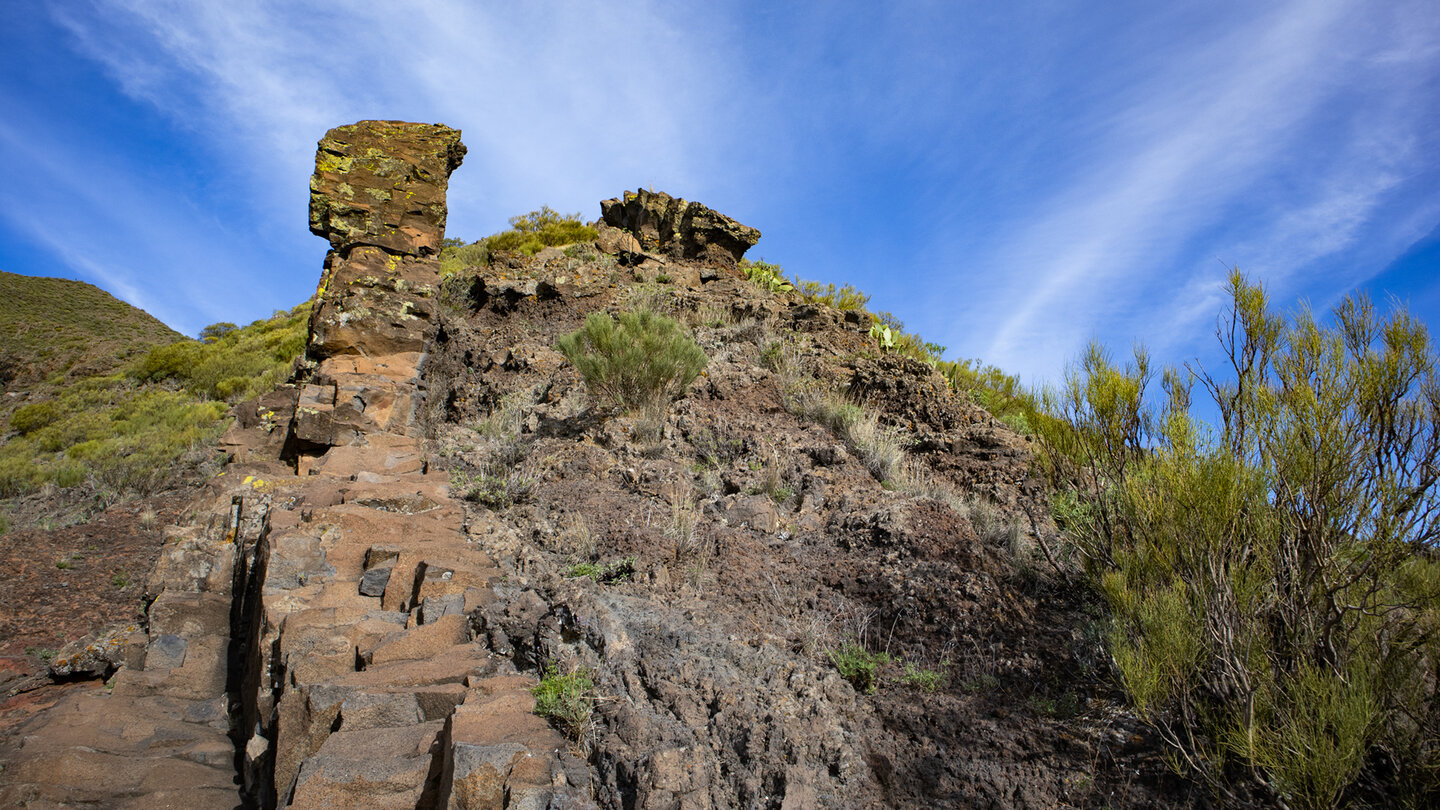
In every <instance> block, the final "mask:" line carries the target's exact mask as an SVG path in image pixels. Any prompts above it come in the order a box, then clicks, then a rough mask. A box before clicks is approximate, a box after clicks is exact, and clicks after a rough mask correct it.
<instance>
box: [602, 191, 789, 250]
mask: <svg viewBox="0 0 1440 810" xmlns="http://www.w3.org/2000/svg"><path fill="white" fill-rule="evenodd" d="M600 216H601V219H603V220H604V221H605V224H606V225H609V226H611V227H615V228H624V229H625V230H628V231H630V232H631V233H632V234H634V235H635V237H636V238H637V239H638V240H639V241H640V246H641V247H642V248H643V249H645V250H647V251H654V252H657V253H663V254H666V255H669V256H671V257H673V258H677V259H699V260H702V261H706V262H710V263H713V264H718V265H721V266H724V267H734V266H735V265H736V264H737V263H738V262H739V261H740V258H741V257H742V256H744V255H745V251H747V250H749V249H750V248H752V247H754V245H755V243H756V242H759V241H760V231H758V230H756V229H754V228H751V227H750V226H748V225H741V224H740V223H739V222H736V221H735V220H733V219H731V218H730V217H727V216H725V215H724V214H721V213H719V212H717V211H713V210H711V209H709V208H707V207H705V206H703V205H701V204H700V203H698V202H691V201H689V200H684V199H679V198H677V197H671V196H670V195H669V194H666V193H664V192H663V191H648V190H646V189H640V190H639V191H627V192H625V193H624V194H623V195H621V197H620V199H611V200H605V201H603V202H601V203H600Z"/></svg>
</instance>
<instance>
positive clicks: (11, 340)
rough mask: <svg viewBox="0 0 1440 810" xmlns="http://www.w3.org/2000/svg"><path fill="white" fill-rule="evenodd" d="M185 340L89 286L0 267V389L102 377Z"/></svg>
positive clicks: (123, 303) (156, 320) (151, 317)
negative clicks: (59, 379)
mask: <svg viewBox="0 0 1440 810" xmlns="http://www.w3.org/2000/svg"><path fill="white" fill-rule="evenodd" d="M183 338H184V336H183V335H181V334H180V333H179V332H176V331H175V330H173V329H171V328H170V327H168V326H166V325H165V324H163V323H161V322H160V321H159V320H158V319H156V318H155V317H154V316H152V315H150V314H149V313H147V312H145V311H144V310H141V309H138V308H136V307H133V306H131V305H129V304H127V303H125V302H124V301H121V300H119V299H117V298H115V297H114V296H112V295H111V294H110V293H107V292H105V291H104V290H102V289H100V288H99V287H96V286H94V285H92V284H87V283H85V282H83V281H72V280H69V279H62V278H40V277H36V276H22V275H18V274H15V273H7V272H5V271H3V270H0V389H3V390H6V391H9V390H14V389H17V388H18V387H22V386H33V385H35V384H43V383H44V382H45V381H46V380H49V379H50V378H51V377H53V376H55V375H57V374H61V375H64V376H65V377H66V378H74V377H81V376H86V375H96V374H106V373H109V372H112V371H115V370H117V369H119V368H121V367H122V366H124V365H125V364H126V363H128V362H130V361H131V360H133V359H134V358H136V357H138V356H140V355H142V354H144V353H145V352H147V351H149V350H150V349H151V348H152V347H155V346H160V345H164V344H166V343H173V342H175V341H177V340H181V339H183Z"/></svg>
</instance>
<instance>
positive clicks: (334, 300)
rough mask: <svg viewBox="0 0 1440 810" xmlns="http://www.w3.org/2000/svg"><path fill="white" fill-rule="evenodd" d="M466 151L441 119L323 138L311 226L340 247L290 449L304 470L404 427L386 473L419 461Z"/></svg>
mask: <svg viewBox="0 0 1440 810" xmlns="http://www.w3.org/2000/svg"><path fill="white" fill-rule="evenodd" d="M464 156H465V146H464V144H462V143H461V142H460V133H459V132H458V131H456V130H453V129H450V128H449V127H445V126H440V125H438V124H407V123H402V122H397V121H361V122H360V123H358V124H352V125H350V126H344V127H336V128H335V129H332V130H330V132H328V133H326V135H325V137H324V138H322V139H321V140H320V143H319V146H318V148H317V149H316V152H315V175H314V177H313V178H311V181H310V229H311V231H313V232H314V233H315V234H316V235H318V236H322V237H325V238H326V239H327V240H329V242H330V245H331V250H330V253H329V255H327V256H326V257H325V270H324V273H323V275H322V277H321V282H320V288H319V290H318V291H317V295H316V299H317V300H316V302H315V309H314V313H313V314H312V316H311V319H310V341H309V344H308V347H307V356H308V358H309V359H310V360H311V361H312V362H313V363H315V364H316V365H315V369H314V372H313V373H312V374H311V376H310V378H309V379H308V380H307V384H306V385H305V387H304V388H303V389H302V391H301V392H300V396H299V400H298V402H297V418H296V420H295V422H294V429H293V431H292V433H291V439H292V441H291V445H290V448H289V450H290V453H291V455H292V456H293V457H295V459H296V463H297V464H298V465H299V466H300V467H301V468H302V469H301V470H300V471H301V472H302V473H304V472H309V471H310V469H311V467H310V466H309V465H310V463H311V462H312V461H314V460H315V459H317V458H318V457H320V456H324V455H327V453H326V450H327V449H328V448H331V447H343V446H354V445H363V444H368V443H369V442H368V441H367V439H366V438H365V437H366V436H367V435H369V434H381V435H385V436H389V437H401V438H400V439H398V440H397V439H395V438H391V439H388V440H386V441H387V442H388V444H389V445H390V446H391V449H392V452H391V453H390V454H389V456H388V457H387V460H386V464H385V467H384V471H385V472H390V473H394V472H408V471H414V470H418V469H419V465H420V464H421V463H422V462H421V454H420V452H419V446H418V440H419V435H420V430H421V428H420V425H419V420H418V414H419V413H420V404H421V393H420V371H421V366H422V364H423V362H424V358H425V347H426V344H427V342H428V341H429V340H430V338H431V336H432V333H433V328H434V326H435V318H436V314H435V303H434V296H435V291H436V287H437V285H438V284H439V281H440V273H439V266H438V264H437V263H436V262H435V260H434V259H433V258H431V256H432V255H433V254H434V253H435V252H436V251H437V250H438V249H439V245H440V243H441V242H442V241H443V240H444V238H445V217H446V210H445V190H446V188H447V186H448V184H449V178H450V173H451V172H452V171H454V170H455V169H456V168H457V167H458V166H459V165H460V162H461V160H462V159H463V158H464ZM407 440H408V441H407ZM344 456H345V454H343V453H342V454H337V455H335V456H333V457H331V459H330V461H331V463H337V462H339V461H340V460H341V459H342V458H343V457H344Z"/></svg>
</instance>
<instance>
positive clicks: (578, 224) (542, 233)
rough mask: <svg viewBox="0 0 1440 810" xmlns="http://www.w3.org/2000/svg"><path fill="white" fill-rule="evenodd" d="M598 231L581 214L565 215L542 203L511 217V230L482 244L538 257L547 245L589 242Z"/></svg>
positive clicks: (489, 237) (492, 248) (482, 241)
mask: <svg viewBox="0 0 1440 810" xmlns="http://www.w3.org/2000/svg"><path fill="white" fill-rule="evenodd" d="M597 235H598V234H597V233H596V231H595V229H594V228H591V227H590V226H588V225H586V224H585V223H584V222H583V221H582V220H581V219H580V215H579V214H578V213H577V214H561V213H559V212H557V211H555V210H553V209H552V208H550V207H549V206H548V205H547V206H542V207H541V208H540V210H538V211H531V212H530V213H528V214H521V215H520V216H516V217H511V218H510V230H508V231H502V232H500V233H497V234H495V235H493V236H487V237H485V238H484V239H482V240H481V242H480V244H482V245H483V246H484V248H485V249H486V251H487V258H488V254H489V253H493V252H494V251H497V250H513V251H518V252H520V253H524V254H525V255H527V256H534V255H535V254H536V253H539V252H540V251H541V250H543V249H544V248H547V247H558V246H561V245H569V244H574V243H576V242H588V241H590V240H592V239H594V238H595V237H596V236H597Z"/></svg>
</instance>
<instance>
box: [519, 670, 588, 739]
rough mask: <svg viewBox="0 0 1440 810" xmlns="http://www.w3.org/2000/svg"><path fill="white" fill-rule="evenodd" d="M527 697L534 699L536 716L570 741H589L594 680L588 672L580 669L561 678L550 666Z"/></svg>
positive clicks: (557, 671)
mask: <svg viewBox="0 0 1440 810" xmlns="http://www.w3.org/2000/svg"><path fill="white" fill-rule="evenodd" d="M530 694H532V695H534V696H535V713H536V714H538V715H540V716H541V717H544V718H547V719H549V720H550V721H551V722H553V723H555V725H557V726H559V727H560V730H561V731H563V732H565V734H566V735H567V736H568V737H570V739H571V740H573V741H575V742H577V743H582V744H583V743H584V742H585V741H587V740H588V738H589V737H590V734H591V729H592V728H593V723H592V721H591V713H592V712H593V711H594V708H595V677H594V676H593V675H592V674H591V673H590V670H588V669H585V668H584V667H580V668H578V669H576V670H574V671H573V672H570V673H568V674H565V675H561V674H560V671H559V669H558V668H557V667H556V666H555V665H554V664H551V665H550V666H548V667H546V669H545V675H544V677H542V678H541V679H540V683H539V684H538V685H537V686H535V688H534V689H531V690H530Z"/></svg>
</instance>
